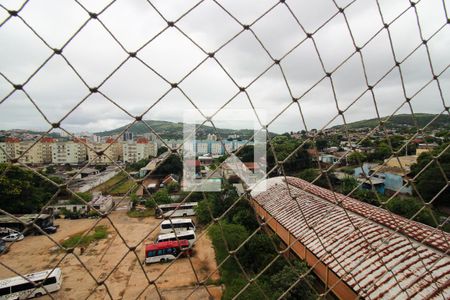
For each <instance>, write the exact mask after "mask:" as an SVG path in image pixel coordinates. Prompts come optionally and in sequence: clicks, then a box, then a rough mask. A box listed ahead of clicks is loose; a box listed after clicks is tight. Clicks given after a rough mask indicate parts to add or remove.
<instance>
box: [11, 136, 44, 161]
mask: <svg viewBox="0 0 450 300" xmlns="http://www.w3.org/2000/svg"><path fill="white" fill-rule="evenodd" d="M34 143H35V142H34V141H23V142H20V143H17V144H16V148H15V150H16V153H15V158H19V157H20V158H19V161H20V162H22V163H25V164H42V163H44V160H43V158H42V144H41V143H36V144H34Z"/></svg>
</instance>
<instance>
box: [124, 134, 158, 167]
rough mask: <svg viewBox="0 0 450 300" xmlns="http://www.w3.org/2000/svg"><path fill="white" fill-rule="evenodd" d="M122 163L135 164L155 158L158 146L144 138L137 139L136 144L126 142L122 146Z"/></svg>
mask: <svg viewBox="0 0 450 300" xmlns="http://www.w3.org/2000/svg"><path fill="white" fill-rule="evenodd" d="M122 148H123V161H124V162H126V163H135V162H138V161H140V160H142V159H147V158H149V157H156V155H157V152H158V146H157V144H156V142H150V141H148V140H147V139H146V138H138V139H137V141H136V142H127V143H124V144H123V145H122Z"/></svg>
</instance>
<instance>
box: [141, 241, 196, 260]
mask: <svg viewBox="0 0 450 300" xmlns="http://www.w3.org/2000/svg"><path fill="white" fill-rule="evenodd" d="M180 253H181V256H186V255H191V254H192V249H191V248H190V247H189V242H188V241H187V240H179V241H168V242H161V243H157V244H148V245H146V246H145V263H146V264H151V263H156V262H161V263H163V262H167V261H170V260H174V259H176V258H177V257H178V255H180Z"/></svg>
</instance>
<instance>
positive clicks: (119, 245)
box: [0, 211, 222, 299]
mask: <svg viewBox="0 0 450 300" xmlns="http://www.w3.org/2000/svg"><path fill="white" fill-rule="evenodd" d="M110 218H111V220H112V222H113V223H114V225H115V226H116V228H117V229H118V231H119V233H120V235H119V234H118V233H117V232H115V230H114V228H113V227H112V226H111V223H110V222H109V220H107V219H104V220H101V222H100V224H103V225H106V226H108V228H109V234H108V238H107V239H104V240H100V241H98V242H95V243H93V244H91V245H89V247H87V248H86V250H85V252H84V253H83V255H80V256H79V257H80V261H81V262H80V261H79V260H78V259H77V258H76V257H75V256H74V255H73V254H68V255H65V254H64V253H62V252H61V251H54V248H55V245H54V244H53V243H52V242H51V241H50V240H49V239H48V238H47V237H45V236H29V237H26V238H25V239H24V240H23V241H21V242H18V243H16V244H14V245H12V247H11V250H10V252H9V253H7V254H5V255H2V256H1V259H2V262H3V263H5V264H6V265H7V266H9V267H11V268H13V269H14V270H17V271H18V272H20V273H22V274H27V273H31V272H35V271H39V270H43V269H48V268H52V267H54V266H55V265H56V264H57V262H58V261H60V260H61V259H62V262H61V263H60V267H61V269H62V271H63V285H62V289H61V290H60V291H59V292H57V293H54V294H52V295H53V296H54V297H55V298H57V299H84V298H86V297H87V296H88V295H89V294H90V293H91V292H93V295H92V296H91V298H90V299H109V296H108V293H107V292H106V288H105V286H103V285H102V286H97V283H96V282H95V280H94V279H93V278H92V277H91V276H90V274H89V273H88V272H87V271H86V270H85V268H84V267H83V266H82V264H81V263H83V264H84V265H85V266H86V267H87V269H88V270H89V272H90V273H91V274H92V275H93V276H94V277H95V278H97V279H98V280H104V282H105V284H106V286H107V287H108V290H109V292H110V293H111V295H112V297H113V299H135V298H136V297H137V296H138V295H140V294H141V293H142V291H143V290H144V288H145V287H147V285H148V279H150V280H152V281H154V282H155V284H156V285H157V286H158V288H159V289H160V292H161V293H162V295H163V296H164V297H165V298H166V299H183V298H185V297H186V296H187V295H188V294H189V293H191V291H192V290H193V288H194V286H195V284H196V282H197V280H196V276H195V274H194V271H193V269H192V266H191V264H190V262H189V260H188V259H187V258H181V259H178V260H177V261H175V262H174V263H173V264H172V265H169V264H152V265H142V261H143V259H144V243H140V242H141V240H143V239H144V238H145V237H146V236H147V235H148V234H149V233H150V231H151V230H152V229H153V228H155V227H157V226H158V224H159V222H160V220H156V219H154V218H151V217H150V218H144V219H135V218H129V217H128V216H127V215H126V212H125V211H116V212H113V213H112V214H111V215H110ZM95 221H96V220H93V219H82V220H62V219H60V220H56V224H58V225H59V226H60V227H59V230H58V232H57V233H55V234H53V235H52V238H54V239H55V240H57V241H61V240H63V239H65V238H67V237H68V236H71V235H73V234H75V233H78V232H83V231H86V230H87V229H88V228H90V227H91V226H92V225H93V224H94V222H95ZM158 231H159V230H158V229H156V230H155V231H154V232H153V233H151V234H150V241H148V242H151V241H152V240H154V239H155V237H156V235H157V233H158ZM139 243H140V244H139ZM127 245H128V246H130V247H133V246H136V253H137V257H136V255H135V254H134V253H133V252H130V251H129V248H128V246H127ZM194 250H195V251H194V255H193V257H191V262H192V265H193V267H194V269H195V272H196V273H197V276H198V277H199V279H200V280H203V279H205V278H206V276H207V275H208V274H209V273H210V272H211V271H212V270H215V269H216V267H217V265H216V261H215V254H214V249H213V247H212V245H211V241H210V240H209V239H208V238H207V237H206V235H205V236H203V237H201V238H200V239H199V240H198V241H197V244H196V246H195V248H194ZM75 253H76V254H79V251H78V250H76V251H75ZM113 270H114V271H113ZM111 272H112V273H111ZM144 272H145V273H144ZM162 272H164V274H163V275H161V273H162ZM11 276H15V274H13V273H11V272H10V271H8V270H7V269H5V268H4V267H2V266H0V278H8V277H11ZM147 277H148V279H147ZM212 279H213V280H216V279H218V274H217V273H215V274H214V276H213V277H212ZM208 290H209V291H210V293H211V294H212V295H213V296H214V298H215V299H219V298H220V296H221V294H222V289H221V287H217V286H211V287H210V288H208ZM155 293H156V290H155V287H154V286H150V287H148V288H147V289H146V290H145V292H144V293H143V294H142V295H141V298H140V299H155V298H158V296H157V294H155ZM44 298H47V299H49V297H48V296H46V297H44ZM208 298H209V293H208V292H207V291H206V289H205V288H204V287H201V288H198V289H197V290H196V291H195V293H194V294H193V295H192V296H191V299H208Z"/></svg>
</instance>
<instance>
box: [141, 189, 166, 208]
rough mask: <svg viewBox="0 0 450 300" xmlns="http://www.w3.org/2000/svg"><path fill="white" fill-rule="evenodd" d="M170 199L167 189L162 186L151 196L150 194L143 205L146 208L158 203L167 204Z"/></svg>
mask: <svg viewBox="0 0 450 300" xmlns="http://www.w3.org/2000/svg"><path fill="white" fill-rule="evenodd" d="M171 202H172V199H170V196H169V192H168V191H167V189H165V188H162V189H159V190H158V191H157V192H156V193H155V194H153V196H151V197H150V198H149V199H148V200H147V201H146V202H145V206H146V207H148V208H154V207H156V205H159V204H168V203H171Z"/></svg>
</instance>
